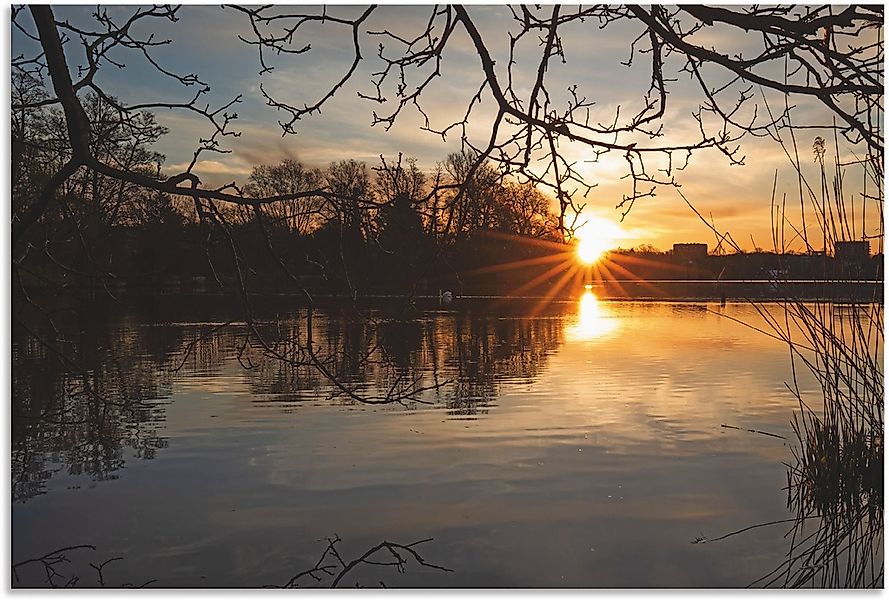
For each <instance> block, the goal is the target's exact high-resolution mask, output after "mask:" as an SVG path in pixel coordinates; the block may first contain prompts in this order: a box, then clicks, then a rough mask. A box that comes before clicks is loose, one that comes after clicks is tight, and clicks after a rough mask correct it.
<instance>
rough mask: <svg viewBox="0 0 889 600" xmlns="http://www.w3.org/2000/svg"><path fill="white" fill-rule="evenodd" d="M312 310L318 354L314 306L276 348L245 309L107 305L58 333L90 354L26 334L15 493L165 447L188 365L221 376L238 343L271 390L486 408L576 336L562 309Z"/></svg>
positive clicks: (269, 395) (278, 334)
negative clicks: (185, 315) (309, 351)
mask: <svg viewBox="0 0 889 600" xmlns="http://www.w3.org/2000/svg"><path fill="white" fill-rule="evenodd" d="M220 322H221V321H220ZM312 322H313V324H314V326H313V330H312V332H311V336H312V346H313V352H314V356H315V358H314V359H312V360H300V356H299V355H298V353H299V352H300V351H301V350H300V349H304V348H306V347H307V346H308V344H307V338H308V336H309V335H310V334H309V332H308V331H306V328H305V324H306V318H305V315H304V314H302V313H297V314H296V315H294V316H293V317H292V318H283V317H282V318H279V319H277V320H276V321H274V322H266V323H263V324H262V325H260V327H262V334H263V336H265V338H266V339H267V340H268V341H269V343H270V345H271V347H273V348H275V350H276V354H270V353H268V351H267V349H266V348H265V347H262V346H260V347H257V346H253V345H244V336H245V331H246V327H245V326H244V325H243V324H241V325H237V324H233V323H227V324H226V326H224V327H220V326H219V325H216V324H213V323H204V324H188V325H182V326H177V325H158V326H153V325H152V326H146V325H138V323H137V322H136V321H135V320H134V319H133V318H132V317H128V318H125V319H124V320H122V321H121V320H116V319H114V318H104V319H103V318H101V317H99V316H97V317H96V318H95V319H93V320H92V323H93V327H91V329H90V333H89V334H88V335H87V334H85V333H81V332H80V331H79V328H76V329H75V328H72V331H76V333H77V334H78V335H76V336H75V335H73V334H72V335H71V336H70V339H71V340H73V341H66V340H65V339H63V338H61V337H59V338H58V339H56V338H53V339H51V340H48V343H49V344H52V345H59V346H61V347H64V348H66V349H67V352H68V353H69V354H71V355H72V356H75V357H76V358H77V365H80V366H77V367H75V366H73V365H72V364H69V363H67V362H64V361H62V360H61V359H59V358H58V357H56V356H55V355H54V354H52V353H50V352H49V351H48V350H47V346H48V343H41V342H38V341H36V340H34V339H33V338H32V337H31V336H30V335H27V334H23V335H18V336H17V337H16V343H15V344H14V346H13V364H14V367H15V368H14V369H13V391H14V395H13V400H14V402H13V416H14V419H13V421H14V422H13V448H12V474H13V497H14V498H15V499H18V500H25V499H28V498H31V497H33V496H35V495H38V494H40V493H42V492H43V489H44V486H45V484H46V482H47V481H48V480H49V479H50V478H52V477H53V475H54V473H55V472H56V471H59V470H62V469H64V470H66V471H67V472H68V473H69V474H73V475H78V474H87V475H89V476H90V477H91V478H92V479H93V480H103V479H110V478H114V477H115V476H116V475H115V473H116V472H117V471H118V470H119V469H121V468H123V467H124V466H125V464H126V460H127V457H128V456H129V457H131V458H133V459H151V458H153V457H154V455H155V452H156V451H157V450H158V449H160V448H163V447H165V445H166V443H167V442H166V440H164V439H163V438H162V437H161V436H160V435H159V433H158V431H159V427H160V423H161V422H162V420H163V419H164V418H165V417H164V415H165V408H164V403H165V402H166V400H165V399H167V398H169V396H170V394H171V392H172V386H173V381H174V378H178V377H190V376H194V375H199V376H201V377H213V376H215V375H217V374H219V373H220V372H221V370H222V368H223V366H224V365H225V364H226V362H227V361H231V360H232V358H233V357H237V358H238V359H239V360H240V361H241V364H243V365H246V366H247V367H248V368H246V369H242V370H240V373H241V377H243V380H244V381H245V383H246V384H247V385H248V386H249V387H250V389H251V391H252V392H253V394H254V395H255V396H257V397H259V398H261V400H258V401H263V402H293V401H303V400H307V399H311V400H313V401H323V400H324V398H325V396H326V397H327V399H328V401H329V400H337V401H341V402H345V403H353V402H356V401H366V400H367V399H373V398H379V399H381V400H380V401H381V402H382V403H387V402H390V401H392V400H393V399H396V400H398V399H401V400H402V401H403V404H405V405H410V404H411V403H412V402H429V403H435V402H443V403H444V405H445V406H446V407H447V409H448V410H449V412H450V413H451V414H456V415H472V414H477V413H478V412H479V411H480V410H485V407H486V406H488V404H489V402H490V401H491V399H492V398H493V397H494V396H495V395H496V394H497V393H498V386H499V385H500V382H501V381H505V380H527V381H530V380H531V379H532V378H533V377H534V376H535V375H536V374H537V373H538V372H539V370H540V368H541V366H542V365H543V364H544V362H545V359H546V355H547V353H548V352H550V351H551V350H553V349H554V348H556V347H557V346H558V345H559V344H560V343H561V339H562V337H561V336H562V330H561V322H560V321H559V320H558V319H547V318H540V319H506V318H504V319H494V318H491V317H488V316H471V315H469V316H467V315H459V314H439V315H436V316H435V317H434V318H428V317H426V318H418V319H413V320H406V319H401V320H397V319H384V318H381V317H379V316H377V317H374V318H369V319H365V318H359V317H356V316H354V315H352V314H340V313H336V312H334V313H332V314H330V315H329V316H328V315H322V314H319V315H318V316H316V317H315V318H314V319H313V321H312ZM59 335H60V336H61V335H63V334H59ZM43 342H47V340H44V341H43ZM281 356H286V357H288V358H289V359H290V360H281ZM315 361H317V363H318V364H321V365H323V368H324V369H325V370H326V371H327V373H328V375H329V376H323V375H321V374H320V373H319V370H318V368H317V366H316V364H315ZM332 380H336V382H337V384H336V385H334V384H333V383H332ZM349 392H354V396H356V397H358V398H360V400H356V398H355V397H353V395H350V393H349ZM53 465H60V466H53Z"/></svg>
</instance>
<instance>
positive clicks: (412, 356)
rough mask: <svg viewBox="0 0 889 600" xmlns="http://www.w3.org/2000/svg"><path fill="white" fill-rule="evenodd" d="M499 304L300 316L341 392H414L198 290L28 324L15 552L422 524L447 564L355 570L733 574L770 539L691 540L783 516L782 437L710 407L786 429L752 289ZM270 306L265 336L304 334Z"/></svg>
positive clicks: (201, 578)
mask: <svg viewBox="0 0 889 600" xmlns="http://www.w3.org/2000/svg"><path fill="white" fill-rule="evenodd" d="M173 313H175V311H173ZM514 313H515V311H511V312H510V314H506V311H503V312H501V313H498V311H496V310H494V311H485V312H482V311H458V310H455V311H451V312H448V311H431V312H426V313H422V314H420V315H419V316H416V317H415V318H412V319H408V320H405V319H390V318H386V317H385V316H384V315H382V314H379V315H376V316H377V318H376V319H374V320H372V321H362V320H356V319H353V318H350V317H348V316H346V313H345V312H339V311H335V312H328V313H316V315H315V318H314V327H313V333H312V335H313V339H314V341H315V344H316V345H317V347H318V348H319V353H320V354H323V355H325V356H327V357H329V362H328V363H327V365H328V368H329V369H331V370H332V371H333V372H336V373H338V374H339V377H340V380H341V381H342V382H344V383H345V384H346V386H347V387H348V389H349V390H351V391H353V392H354V393H356V394H365V395H375V394H380V393H385V392H386V391H388V390H390V389H391V390H396V392H398V391H404V390H405V389H408V388H409V386H410V385H411V384H413V382H415V381H419V382H420V383H419V385H423V386H430V385H435V384H440V387H437V388H434V389H431V390H428V391H426V392H424V393H423V394H422V395H421V398H422V399H423V400H425V401H427V402H429V404H419V403H411V402H407V403H406V405H404V406H402V405H397V404H396V405H383V406H368V405H361V404H357V403H355V402H353V401H350V400H348V399H347V398H344V397H343V395H342V394H339V395H337V394H336V391H337V389H336V388H334V387H332V386H331V385H330V383H329V382H328V381H327V380H326V379H325V378H324V377H322V376H320V375H319V374H318V373H317V371H315V370H312V369H310V368H307V367H291V366H287V365H283V364H282V363H281V362H279V361H276V360H272V359H269V358H267V357H265V358H264V357H263V353H262V352H261V350H260V349H257V348H249V347H248V348H246V349H244V348H242V344H243V333H244V326H243V324H240V325H239V324H237V323H236V324H232V325H229V326H227V327H224V328H221V327H217V326H218V325H220V324H221V323H220V320H219V319H217V318H215V316H214V317H213V318H210V317H203V318H195V316H194V311H191V312H189V313H187V316H186V317H185V318H181V319H179V320H177V319H176V318H175V316H170V315H169V314H167V315H165V316H164V317H163V322H160V321H159V319H158V317H157V316H156V315H153V314H152V313H145V312H140V311H131V312H130V313H129V314H126V315H124V316H113V315H110V314H109V315H106V316H104V317H103V316H93V317H91V318H90V320H89V322H81V323H80V324H79V328H78V327H76V326H75V327H74V328H73V329H72V330H71V332H69V333H68V334H67V335H66V336H65V340H66V341H65V343H64V347H65V348H66V349H67V350H68V351H70V352H71V353H72V355H73V356H75V358H76V359H77V361H78V364H79V365H81V367H79V368H75V367H74V366H70V365H69V366H65V365H62V364H60V363H59V362H58V360H56V358H55V357H54V355H53V354H51V353H48V352H46V351H45V350H43V349H42V348H41V346H40V345H38V344H37V343H36V342H34V341H33V340H30V339H29V338H28V336H27V335H25V334H23V333H21V332H18V333H16V335H15V337H14V345H13V409H12V411H13V423H12V425H13V427H12V477H13V481H12V494H13V497H12V559H13V562H18V561H21V560H25V559H28V558H32V557H36V556H41V555H43V554H46V553H47V552H50V551H52V550H55V549H56V548H60V547H64V546H70V545H76V544H92V545H95V546H96V550H95V551H91V550H78V551H72V552H71V553H69V557H70V558H71V560H72V562H71V564H70V565H61V566H60V568H62V567H64V568H66V569H68V571H67V572H77V574H78V575H79V577H80V581H79V585H95V584H96V582H97V580H96V573H95V571H94V570H93V569H92V568H91V567H90V566H89V562H93V563H94V564H99V563H100V562H102V561H104V560H106V559H109V558H113V557H122V558H123V560H119V561H114V562H112V563H109V565H107V566H106V567H105V568H104V571H103V574H104V579H105V583H106V584H108V585H118V586H119V585H121V584H125V583H129V584H134V585H139V584H141V583H144V582H146V581H148V580H152V579H155V580H157V582H156V583H153V584H152V585H154V586H262V585H269V584H277V585H281V584H284V583H286V582H287V580H288V579H289V578H290V577H291V576H292V575H294V574H295V573H297V572H299V571H303V570H305V569H308V568H309V567H311V566H312V565H314V563H315V561H316V560H317V559H318V557H319V556H320V555H321V553H322V552H323V550H324V548H325V545H326V543H325V542H324V538H326V537H329V536H333V535H334V534H338V535H339V536H340V537H341V538H342V540H343V541H342V543H341V544H340V545H339V549H340V552H341V553H342V554H343V557H344V558H345V559H347V560H348V559H350V558H354V557H355V556H358V555H360V554H361V553H362V552H363V551H364V550H366V549H367V548H369V547H371V546H373V545H374V544H376V543H378V542H380V541H382V540H390V541H394V542H399V543H403V544H407V543H410V542H413V541H415V540H419V539H423V538H434V539H433V540H432V541H430V542H428V543H426V544H423V545H422V546H420V548H419V549H420V550H421V554H422V555H423V557H424V558H425V559H427V560H429V561H431V562H434V563H436V564H439V565H442V566H446V567H448V568H450V569H453V572H451V573H448V572H441V571H435V570H429V569H424V568H423V567H421V566H419V565H416V564H413V563H411V564H409V565H408V567H407V570H406V572H405V573H404V574H399V573H398V572H397V571H396V570H394V569H391V568H382V567H380V568H373V567H362V568H361V569H357V570H356V571H355V572H354V576H351V577H350V578H348V579H347V580H344V582H343V583H344V584H345V585H354V584H355V583H356V581H357V582H358V583H360V584H362V585H370V586H376V585H380V582H383V583H385V585H387V586H423V587H427V586H443V587H452V586H533V587H537V586H547V587H549V586H572V587H580V586H583V587H586V586H597V587H601V586H604V587H624V586H634V587H637V586H743V585H746V584H748V583H750V582H751V581H753V580H754V579H756V578H757V577H759V576H760V575H763V574H764V573H766V572H768V571H770V570H771V569H772V568H774V567H775V566H776V565H777V564H778V563H779V562H780V561H781V560H782V557H783V554H784V553H785V552H786V550H787V543H788V542H787V540H786V539H784V538H783V535H784V533H785V532H786V531H787V529H786V527H785V526H773V527H764V528H759V529H754V530H752V531H750V532H748V533H746V534H743V535H738V536H734V537H731V538H729V539H727V540H724V541H720V542H711V543H706V544H693V543H692V541H693V540H695V539H697V538H700V537H702V536H705V537H711V538H712V537H716V536H719V535H721V534H724V533H727V532H730V531H733V530H735V529H739V528H742V527H746V526H748V525H753V524H756V523H761V522H765V521H773V520H777V519H786V518H788V516H790V515H788V511H787V509H786V508H785V503H786V498H785V492H783V491H782V489H781V488H782V487H783V486H784V485H786V474H785V466H784V465H783V464H782V461H785V460H789V459H790V455H789V448H788V445H787V444H789V443H790V442H786V443H785V441H784V440H782V439H779V438H776V437H769V436H765V435H760V434H755V433H749V432H746V431H739V430H735V429H726V428H723V427H721V425H723V424H727V425H733V426H738V427H742V428H744V429H755V430H760V431H766V432H770V433H772V434H775V435H779V436H789V437H792V433H791V429H790V419H791V415H792V411H793V410H794V409H795V408H796V406H797V405H796V400H795V399H794V398H793V396H792V395H791V394H790V392H789V391H788V390H787V388H786V387H785V385H784V384H785V381H788V380H789V378H790V369H789V365H790V363H789V356H788V351H787V348H786V346H785V345H783V344H782V343H781V342H779V341H777V340H775V339H772V338H769V337H768V336H766V335H763V334H762V333H758V332H756V331H753V330H751V329H750V328H748V327H746V326H744V325H742V324H740V323H738V322H737V321H735V320H733V319H737V320H740V321H743V322H745V323H749V324H752V325H762V318H761V316H760V315H759V314H758V313H757V311H756V310H755V309H754V308H753V307H751V306H749V305H746V304H732V303H729V304H728V305H727V306H722V307H721V306H720V305H719V304H718V303H716V304H689V303H632V302H621V303H608V302H597V301H596V300H595V298H594V297H592V296H587V297H585V298H584V299H583V300H581V301H580V302H579V303H567V304H563V305H559V306H557V307H551V309H550V310H549V311H548V314H547V315H545V316H538V317H527V316H515V314H514ZM183 314H186V313H183ZM279 316H280V318H281V319H282V321H283V322H281V323H277V324H269V325H268V326H267V328H266V330H265V335H267V336H268V338H269V339H272V338H275V339H287V338H288V337H292V336H295V335H299V336H302V337H304V336H305V335H306V331H305V326H304V321H303V320H302V318H301V316H300V315H299V314H296V315H294V320H292V321H288V320H287V319H288V318H287V317H285V316H284V315H279ZM274 317H275V315H271V318H274ZM729 317H730V318H729ZM207 321H209V322H207ZM75 325H76V323H75ZM53 339H56V338H55V337H53ZM242 363H243V364H245V365H247V366H248V367H251V368H247V369H245V367H244V366H243V365H242ZM177 367H181V368H178V370H177ZM799 385H800V387H801V389H802V391H803V393H804V394H809V395H810V397H812V398H814V399H816V400H817V398H818V397H819V396H818V394H817V393H816V388H815V383H814V380H813V379H812V378H811V377H810V376H807V375H805V374H802V375H800V377H799ZM812 394H814V395H812ZM19 571H20V572H19V575H20V577H21V579H20V581H19V585H40V584H41V582H42V581H43V580H44V579H45V573H44V571H43V569H42V567H40V566H38V565H29V566H26V567H23V568H22V569H20V570H19ZM14 583H15V582H14ZM305 583H306V584H307V585H310V584H312V583H313V582H312V581H311V580H308V581H305ZM328 583H329V581H328Z"/></svg>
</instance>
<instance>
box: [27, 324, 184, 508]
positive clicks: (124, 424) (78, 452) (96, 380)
mask: <svg viewBox="0 0 889 600" xmlns="http://www.w3.org/2000/svg"><path fill="white" fill-rule="evenodd" d="M102 325H104V323H103V324H100V325H99V326H98V327H95V328H92V329H91V330H90V333H89V334H88V333H86V332H79V335H78V336H77V337H76V338H75V337H74V336H71V340H66V339H64V338H61V337H57V338H56V339H53V340H50V341H47V340H39V341H38V340H36V339H35V338H34V337H33V336H31V335H18V336H16V339H15V342H14V344H13V364H14V367H15V368H14V369H13V386H12V389H13V408H12V413H13V419H12V481H13V498H14V499H21V500H24V499H27V498H30V497H32V496H35V495H37V494H40V493H42V491H43V485H44V484H45V482H46V481H47V480H48V479H49V478H50V477H52V474H53V472H54V471H53V470H52V469H51V468H50V467H49V466H48V463H57V464H62V465H64V466H65V468H67V471H68V473H69V474H72V475H79V474H89V475H90V477H91V478H92V479H93V480H103V479H112V478H114V477H115V475H114V472H115V471H117V470H118V469H120V468H121V467H123V466H124V463H125V458H124V455H125V449H126V448H129V449H130V451H131V452H132V454H133V456H134V457H135V458H137V459H138V458H141V459H151V458H153V457H154V454H155V452H156V450H157V449H158V448H162V447H164V446H165V445H166V441H165V440H164V439H162V438H161V437H159V435H158V424H159V422H160V421H161V420H162V419H163V418H164V411H163V407H162V403H161V402H160V401H159V400H161V399H163V398H166V397H168V396H169V395H170V392H171V386H172V380H171V378H170V376H169V374H168V373H166V372H165V370H163V369H161V368H159V367H160V365H159V364H158V362H157V358H156V357H162V356H166V355H169V353H170V352H171V351H172V349H173V348H175V346H176V345H178V343H179V340H180V338H179V337H178V334H177V333H176V332H167V334H159V332H157V331H151V330H150V329H149V330H146V329H145V328H133V327H130V326H127V324H125V323H124V324H118V326H116V327H109V328H104V327H103V326H102ZM146 332H148V335H145V334H146ZM165 336H166V337H165ZM49 347H58V348H64V349H65V353H62V352H57V353H53V352H49V351H48V348H49ZM109 348H113V349H114V352H113V354H110V353H109V352H108V350H107V349H109ZM69 354H70V355H71V356H74V357H76V362H74V361H73V360H72V359H70V358H68V355H69Z"/></svg>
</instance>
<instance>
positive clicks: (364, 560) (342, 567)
mask: <svg viewBox="0 0 889 600" xmlns="http://www.w3.org/2000/svg"><path fill="white" fill-rule="evenodd" d="M341 541H342V540H341V539H340V537H339V536H338V535H336V536H334V537H332V538H327V547H326V548H325V549H324V552H323V553H322V554H321V557H320V558H319V559H318V560H317V562H316V563H315V565H314V566H313V567H311V568H309V569H306V570H305V571H302V572H300V573H297V574H296V575H294V576H293V577H291V578H290V579H289V580H288V581H287V583H285V584H284V585H282V586H278V585H269V586H265V587H274V588H285V589H289V588H298V587H304V585H303V584H305V583H307V582H308V583H309V584H310V585H311V584H312V583H314V584H315V585H316V586H317V585H319V584H324V585H326V586H327V587H331V588H335V587H338V586H339V585H340V584H341V583H343V580H344V579H345V578H346V577H347V576H350V575H354V574H356V572H357V570H358V569H359V568H360V567H362V566H372V567H394V568H395V570H396V571H397V572H398V573H402V574H403V573H405V572H406V568H407V566H408V565H409V564H410V562H411V561H413V562H415V563H417V564H418V565H420V566H422V567H425V568H427V569H433V570H437V571H444V572H446V573H452V572H453V569H449V568H447V567H442V566H440V565H437V564H434V563H431V562H429V561H427V560H426V559H425V558H423V556H422V555H421V554H420V553H419V551H418V550H417V548H418V547H419V546H420V545H422V544H425V543H427V542H431V541H432V538H426V539H423V540H419V541H416V542H412V543H410V544H399V543H397V542H389V541H385V540H384V541H382V542H380V543H379V544H377V545H375V546H373V547H371V548H369V549H367V550H366V551H365V552H364V553H362V554H361V555H359V556H357V557H356V558H354V559H350V560H347V559H345V558H343V556H342V555H341V554H340V551H339V549H338V548H337V544H339V543H340V542H341ZM79 550H92V551H95V550H96V547H95V546H93V545H90V544H80V545H77V546H67V547H65V548H59V549H58V550H53V551H52V552H50V553H48V554H45V555H43V556H41V557H39V558H30V559H27V560H23V561H19V562H17V563H14V564H13V565H12V577H13V587H19V586H22V585H23V583H22V577H23V576H22V574H21V572H22V571H25V568H26V567H28V566H29V565H31V566H39V567H40V568H41V569H42V575H43V583H44V584H45V587H50V588H60V587H62V588H73V587H78V585H80V586H83V581H82V580H81V578H80V576H79V575H78V574H77V573H76V572H67V571H68V569H66V568H63V566H69V565H71V564H72V562H71V558H70V556H69V555H70V554H71V553H73V552H76V551H79ZM121 560H124V559H123V557H122V556H115V557H112V558H109V559H107V560H105V561H103V562H101V563H98V564H96V563H93V562H90V563H89V567H90V568H91V569H93V570H94V571H95V572H96V585H91V586H85V587H93V588H95V587H100V588H105V587H107V586H106V581H105V568H106V567H107V566H108V565H110V564H111V563H114V562H117V561H121ZM157 581H158V580H157V579H150V580H148V581H146V582H145V583H143V584H141V585H139V586H133V585H132V584H130V583H124V584H121V585H120V587H122V588H132V587H140V588H144V587H147V586H148V585H150V584H152V583H155V582H157ZM354 585H355V587H361V586H360V584H359V582H358V581H357V580H356V581H355V584H354ZM380 585H381V586H382V587H386V586H385V584H383V582H382V581H380ZM24 586H25V587H38V586H37V585H36V584H35V585H27V584H24ZM41 587H43V586H41Z"/></svg>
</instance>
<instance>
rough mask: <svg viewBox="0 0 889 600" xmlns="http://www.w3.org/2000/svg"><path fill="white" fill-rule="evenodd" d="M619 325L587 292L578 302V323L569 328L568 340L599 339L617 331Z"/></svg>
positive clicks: (591, 294)
mask: <svg viewBox="0 0 889 600" xmlns="http://www.w3.org/2000/svg"><path fill="white" fill-rule="evenodd" d="M617 325H618V323H617V319H616V318H614V317H613V316H612V315H611V314H609V311H608V310H607V309H606V308H604V307H602V305H601V304H600V303H599V299H598V298H596V295H595V294H593V293H592V292H591V291H589V290H587V291H586V292H584V294H583V296H581V298H580V301H579V302H578V309H577V321H576V322H575V323H574V325H572V326H571V327H569V328H568V339H569V340H571V341H577V342H586V341H591V340H595V339H599V338H601V337H604V336H606V335H608V334H609V333H611V332H613V331H614V330H615V329H617Z"/></svg>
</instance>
